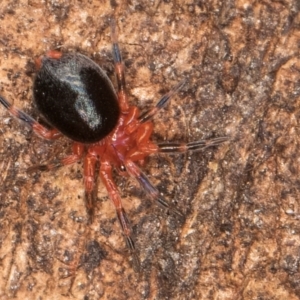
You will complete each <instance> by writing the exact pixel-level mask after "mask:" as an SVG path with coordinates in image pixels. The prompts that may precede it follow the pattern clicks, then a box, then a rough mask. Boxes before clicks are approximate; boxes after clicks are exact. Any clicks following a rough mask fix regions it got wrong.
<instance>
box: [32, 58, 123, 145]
mask: <svg viewBox="0 0 300 300" xmlns="http://www.w3.org/2000/svg"><path fill="white" fill-rule="evenodd" d="M33 95H34V100H35V102H36V105H37V108H38V109H39V111H40V113H41V114H42V115H43V116H44V117H45V119H46V120H47V121H48V122H49V124H51V125H52V126H54V127H55V128H56V129H58V130H59V131H60V132H61V133H62V134H64V135H65V136H67V137H68V138H70V139H72V140H74V141H77V142H80V143H87V144H89V143H95V142H97V141H99V140H101V139H103V138H104V137H105V136H107V135H108V134H109V133H110V132H111V131H112V130H113V129H114V127H115V126H116V124H117V122H118V118H119V113H120V109H119V104H118V99H117V95H116V93H115V90H114V88H113V85H112V83H111V81H110V80H109V78H108V77H107V75H106V74H105V73H104V71H103V70H102V69H101V68H100V67H99V66H98V65H97V64H95V63H94V62H93V61H92V60H90V59H89V58H88V57H86V56H84V55H80V54H65V55H62V56H61V57H60V58H51V57H48V56H45V57H43V58H42V59H41V68H40V69H39V71H38V73H37V75H36V78H35V82H34V87H33Z"/></svg>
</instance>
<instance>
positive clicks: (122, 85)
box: [111, 19, 129, 112]
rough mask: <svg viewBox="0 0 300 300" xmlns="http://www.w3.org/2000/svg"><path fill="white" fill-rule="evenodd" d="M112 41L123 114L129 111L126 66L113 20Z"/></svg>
mask: <svg viewBox="0 0 300 300" xmlns="http://www.w3.org/2000/svg"><path fill="white" fill-rule="evenodd" d="M111 41H112V54H113V58H114V63H115V73H116V78H117V85H118V99H119V104H120V108H121V111H122V112H127V111H128V109H129V103H128V95H127V91H126V82H125V72H124V64H123V60H122V55H121V51H120V48H119V44H118V32H117V26H116V22H115V20H114V19H112V20H111Z"/></svg>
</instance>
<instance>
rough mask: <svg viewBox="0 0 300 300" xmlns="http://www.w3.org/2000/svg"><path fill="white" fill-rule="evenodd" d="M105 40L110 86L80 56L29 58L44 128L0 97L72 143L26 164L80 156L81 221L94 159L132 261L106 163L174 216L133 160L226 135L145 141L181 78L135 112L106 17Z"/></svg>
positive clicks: (90, 205)
mask: <svg viewBox="0 0 300 300" xmlns="http://www.w3.org/2000/svg"><path fill="white" fill-rule="evenodd" d="M111 40H112V52H113V58H114V65H115V73H116V79H117V86H118V88H117V92H116V91H115V90H114V87H113V85H112V83H111V81H110V79H109V78H108V77H107V75H106V74H105V72H104V71H103V70H102V69H101V68H100V67H99V66H98V65H97V64H96V63H94V62H93V61H92V60H90V59H89V58H88V57H86V56H84V55H81V54H75V53H73V54H71V53H69V54H63V53H62V52H59V51H54V50H52V51H49V52H48V53H46V55H45V56H42V57H40V58H38V59H37V60H36V67H37V74H36V76H35V80H34V85H33V98H34V101H35V103H36V106H37V108H38V110H39V112H40V113H41V115H42V116H43V117H44V119H45V120H46V121H47V123H49V125H50V126H51V127H49V128H47V127H45V126H43V125H42V124H40V123H39V122H37V121H36V120H35V119H33V118H32V117H31V116H29V115H28V114H26V113H25V112H23V111H21V110H19V109H18V108H17V107H15V106H14V105H12V104H11V103H9V102H8V101H7V100H6V99H5V98H3V97H2V96H0V103H1V104H2V105H3V106H4V107H5V108H6V109H7V110H8V111H9V112H10V113H11V114H12V115H13V116H14V117H16V118H18V119H20V120H22V121H23V122H25V124H27V125H28V126H29V127H30V128H31V129H32V130H33V131H34V132H35V133H36V134H37V135H39V136H40V137H42V138H44V139H48V140H49V139H50V140H54V139H58V138H60V137H62V136H65V137H67V138H69V139H70V140H71V141H72V154H70V155H68V156H66V157H64V158H56V159H54V160H52V161H50V162H48V163H47V164H44V165H39V166H37V167H33V168H37V169H38V170H41V171H45V170H50V169H53V168H57V167H61V166H65V165H70V164H73V163H75V162H77V161H79V160H81V159H84V170H83V176H84V188H85V206H86V210H87V214H88V222H92V221H93V219H94V208H95V206H96V202H97V190H96V179H97V176H98V174H97V172H96V171H97V169H98V168H97V165H99V173H100V178H101V181H102V183H103V184H104V185H105V187H106V189H107V192H108V195H109V198H110V199H111V201H112V203H113V205H114V207H115V210H116V214H117V217H118V220H119V223H120V226H121V229H122V232H123V235H124V237H125V240H126V244H127V246H128V248H129V250H130V253H131V255H132V257H134V260H135V264H138V259H137V256H136V248H135V244H134V240H133V237H132V230H131V227H130V222H129V219H128V217H127V214H126V212H125V210H124V208H123V206H122V201H121V197H120V193H119V191H118V188H117V186H116V184H115V183H114V180H113V176H112V171H113V168H116V169H117V170H118V171H119V172H120V173H121V174H124V173H125V174H127V175H129V176H131V177H133V178H134V179H136V180H137V181H138V182H139V184H140V185H141V187H142V189H143V190H144V191H145V194H146V196H147V197H148V198H150V199H151V200H153V201H156V202H157V203H159V204H160V205H162V206H163V207H165V208H166V209H169V210H171V211H173V212H175V213H176V214H179V215H180V214H181V213H180V212H179V211H178V210H177V209H176V208H174V207H171V206H170V204H168V202H167V201H165V199H164V198H163V197H162V196H161V195H160V193H159V191H158V190H157V188H156V187H155V186H154V185H153V184H152V183H151V182H150V181H149V179H148V178H147V176H146V175H145V174H144V173H143V172H142V171H141V169H140V167H139V165H141V164H142V163H143V161H144V160H145V158H146V157H147V156H149V155H151V154H154V153H174V152H181V153H182V152H186V151H199V150H203V149H205V148H207V147H210V146H216V145H219V144H221V143H223V142H225V141H227V140H228V138H227V137H219V138H213V139H209V140H199V141H195V142H191V143H173V142H172V143H166V142H163V143H155V142H153V141H152V140H151V135H152V131H153V123H152V118H153V117H154V116H155V115H156V114H157V112H158V111H159V110H161V109H162V108H164V107H165V106H166V105H167V103H168V102H169V101H170V99H171V98H173V97H174V96H175V95H176V93H177V92H178V91H179V90H180V89H181V88H182V86H183V85H184V84H185V82H184V81H181V82H180V83H179V84H177V85H176V86H174V87H173V88H172V89H171V90H170V91H169V92H168V93H167V94H166V95H164V96H163V97H162V98H161V99H160V100H159V101H158V102H157V104H156V105H155V106H154V107H152V108H150V109H149V110H147V111H145V112H144V113H140V110H139V108H137V107H136V106H131V105H129V102H128V95H127V92H126V84H125V75H124V65H123V62H122V58H121V53H120V50H119V45H118V37H117V30H116V25H115V22H114V21H112V22H111Z"/></svg>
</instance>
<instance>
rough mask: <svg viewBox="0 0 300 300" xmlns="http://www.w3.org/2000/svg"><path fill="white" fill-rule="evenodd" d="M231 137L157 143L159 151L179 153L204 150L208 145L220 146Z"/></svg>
mask: <svg viewBox="0 0 300 300" xmlns="http://www.w3.org/2000/svg"><path fill="white" fill-rule="evenodd" d="M229 139H230V138H229V137H227V136H223V137H217V138H213V139H207V140H199V141H195V142H190V143H165V142H163V143H157V146H158V152H161V153H178V152H181V153H183V152H187V151H192V152H197V151H202V150H204V149H206V148H208V147H213V146H218V145H220V144H222V143H224V142H226V141H228V140H229Z"/></svg>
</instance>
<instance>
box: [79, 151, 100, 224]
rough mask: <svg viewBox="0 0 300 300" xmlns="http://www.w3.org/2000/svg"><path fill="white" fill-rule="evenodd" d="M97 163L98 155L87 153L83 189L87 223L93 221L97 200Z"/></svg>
mask: <svg viewBox="0 0 300 300" xmlns="http://www.w3.org/2000/svg"><path fill="white" fill-rule="evenodd" d="M97 163H99V158H98V155H96V154H94V153H90V152H89V153H88V154H87V155H86V157H85V159H84V171H83V175H84V189H85V196H84V201H85V207H86V211H87V213H88V223H89V224H91V223H92V222H93V221H94V215H95V213H94V212H95V206H96V200H97V174H96V165H97Z"/></svg>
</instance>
